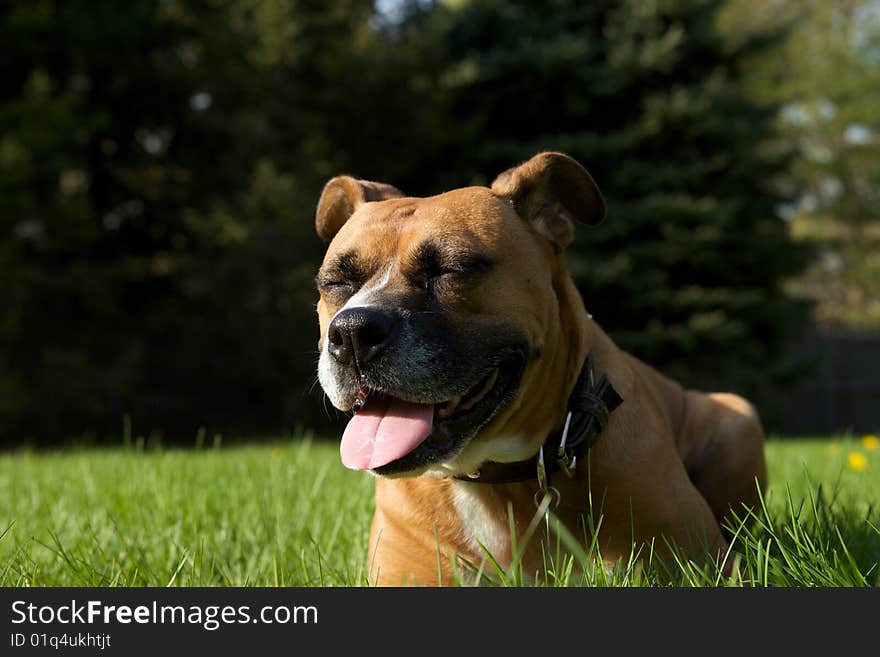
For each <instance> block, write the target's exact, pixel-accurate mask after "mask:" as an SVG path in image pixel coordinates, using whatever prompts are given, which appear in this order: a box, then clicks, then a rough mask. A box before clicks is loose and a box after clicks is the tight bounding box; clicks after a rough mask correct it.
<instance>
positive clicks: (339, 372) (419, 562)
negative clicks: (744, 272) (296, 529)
mask: <svg viewBox="0 0 880 657" xmlns="http://www.w3.org/2000/svg"><path fill="white" fill-rule="evenodd" d="M604 215H605V203H604V201H603V199H602V196H601V194H600V193H599V190H598V189H597V187H596V185H595V183H594V182H593V179H592V178H591V177H590V175H589V174H588V173H587V172H586V170H585V169H584V168H583V167H581V165H580V164H578V163H577V162H575V161H574V160H572V159H571V158H569V157H568V156H566V155H562V154H560V153H541V154H539V155H536V156H535V157H533V158H532V159H531V160H529V161H528V162H526V163H524V164H522V165H521V166H518V167H516V168H513V169H510V170H508V171H506V172H504V173H502V174H501V175H500V176H498V178H497V179H496V180H495V181H494V182H493V183H492V187H491V188H485V187H468V188H464V189H457V190H453V191H451V192H447V193H445V194H440V195H439V196H433V197H430V198H411V197H405V196H404V195H403V194H402V193H401V192H400V191H398V190H397V189H395V188H394V187H391V186H389V185H383V184H379V183H372V182H366V181H361V180H355V179H354V178H350V177H347V176H340V177H337V178H334V179H332V180H331V181H330V182H328V183H327V185H326V187H325V188H324V192H323V194H322V196H321V199H320V202H319V204H318V210H317V220H316V225H317V230H318V234H319V235H320V236H321V237H322V238H323V239H325V240H327V241H330V245H329V248H328V250H327V254H326V257H325V258H324V262H323V264H322V266H321V268H320V271H319V273H318V276H317V284H318V288H319V290H320V301H319V302H318V316H319V320H320V325H321V338H320V344H319V349H320V352H321V356H320V360H319V367H318V370H319V379H320V382H321V385H322V386H323V388H324V391H325V392H326V394H327V395H328V397H329V398H330V400H331V402H332V403H333V404H334V406H336V407H337V408H339V409H342V410H346V411H347V410H355V411H356V412H355V415H354V417H353V418H352V419H351V421H350V422H349V424H348V426H347V428H346V430H345V433H344V435H343V438H342V443H341V456H342V460H343V462H344V463H345V465H346V466H348V467H350V468H354V469H361V470H369V471H371V472H373V473H374V474H376V475H379V477H378V479H377V482H376V513H375V516H374V519H373V526H372V532H371V538H370V550H371V555H370V562H371V564H372V571H371V572H372V578H373V579H374V580H375V581H377V582H378V583H380V584H392V585H396V584H406V583H409V584H413V583H414V584H436V583H438V582H439V581H441V578H442V582H445V583H451V582H452V572H453V570H454V568H453V564H455V562H456V559H459V558H463V559H467V560H468V561H470V562H472V563H480V562H481V560H482V559H483V552H482V550H481V546H484V547H485V548H486V549H488V550H489V551H490V552H491V553H492V554H493V556H494V557H495V558H496V559H497V560H498V561H499V562H500V563H502V564H509V563H510V561H511V559H512V558H513V552H514V546H512V545H511V531H510V517H509V516H508V508H510V509H512V518H513V521H514V525H515V529H516V535H517V536H522V535H523V532H524V531H525V528H526V527H527V526H528V525H529V523H530V522H531V521H532V520H533V519H534V517H535V501H534V500H535V499H536V497H535V496H536V493H539V492H541V491H542V490H544V491H547V490H551V489H550V485H551V484H548V483H547V482H545V481H544V480H543V477H544V475H545V473H546V474H552V476H553V479H552V487H553V490H552V492H553V497H554V498H555V497H556V491H558V498H559V504H558V507H557V508H556V515H557V517H558V518H559V519H560V521H561V522H564V523H565V524H566V526H567V527H568V529H569V530H571V531H572V532H573V533H574V534H575V535H576V536H583V531H582V528H583V526H584V525H583V524H582V523H584V521H585V515H586V514H588V513H593V514H594V515H598V512H599V511H600V510H601V514H602V521H601V529H600V532H599V535H598V536H597V537H596V540H598V546H599V547H600V549H601V554H602V556H603V558H604V559H606V561H613V560H615V559H617V558H620V557H625V556H628V555H630V553H631V551H632V549H633V547H634V546H635V547H636V548H638V547H639V546H641V545H644V544H645V543H646V542H649V541H651V540H652V539H657V540H655V541H654V547H655V554H656V553H658V552H659V553H660V555H662V554H664V553H666V554H668V549H669V545H674V546H676V549H679V550H682V551H684V552H685V554H686V555H690V556H693V557H695V558H701V557H705V555H707V554H715V555H717V554H719V553H720V551H721V550H723V549H724V548H725V546H726V542H725V539H724V537H723V535H722V531H721V528H720V526H719V522H720V520H721V519H722V518H723V517H724V516H725V514H727V513H728V511H729V509H730V508H733V509H736V510H741V505H742V504H743V503H746V504H752V503H754V502H755V501H756V499H757V491H758V487H757V485H756V479H757V481H758V482H759V483H760V484H761V485H763V484H764V481H765V478H766V473H765V465H764V454H763V432H762V430H761V426H760V422H759V420H758V418H757V416H756V414H755V411H754V409H753V408H752V406H751V405H750V404H749V403H748V402H747V401H746V400H744V399H742V398H740V397H737V396H736V395H732V394H703V393H700V392H694V391H686V390H684V389H682V387H681V386H680V385H679V384H678V383H676V382H674V381H671V380H670V379H668V378H666V377H664V376H663V375H662V374H660V373H658V372H656V371H655V370H653V369H652V368H651V367H649V366H648V365H646V364H644V363H642V362H640V361H639V360H637V359H636V358H634V357H632V356H630V355H629V354H627V353H624V352H622V351H621V350H619V349H618V348H617V347H616V346H615V345H614V343H613V342H612V341H611V340H610V338H609V337H608V336H607V335H606V334H605V333H604V332H603V331H602V329H601V328H600V327H599V326H598V325H597V324H596V323H595V322H594V321H592V319H591V318H590V316H589V315H588V314H587V312H586V310H585V309H584V305H583V302H582V300H581V297H580V295H579V294H578V291H577V290H576V289H575V286H574V283H573V282H572V279H571V277H570V276H569V274H568V270H567V267H566V262H565V256H564V250H565V247H566V246H568V244H569V243H570V242H571V241H572V238H573V231H574V222H575V221H578V222H582V223H586V224H597V223H599V222H600V221H602V219H603V218H604ZM588 355H589V356H590V358H589V361H590V364H589V366H588V365H587V364H586V363H587V357H588ZM588 370H590V371H588ZM600 377H601V380H600V383H599V384H597V383H596V379H600ZM606 379H607V380H606ZM603 386H604V387H603ZM621 399H622V403H621V402H620V400H621ZM570 411H571V412H572V413H573V416H572V417H574V421H572V417H569V412H570ZM566 424H568V425H577V426H578V427H579V428H577V429H575V430H572V429H571V426H569V427H568V428H569V431H568V432H567V433H566V438H565V440H567V441H568V443H567V444H566V445H564V446H563V449H562V451H561V452H559V457H560V458H559V466H560V469H562V470H565V472H555V469H556V468H557V464H556V463H555V462H553V459H552V458H550V457H552V456H553V455H555V454H556V453H557V447H558V446H559V443H560V442H561V441H562V442H565V440H562V434H561V431H562V429H563V428H564V426H565V425H566ZM585 427H586V428H585ZM575 434H576V437H577V440H579V441H581V445H580V447H579V448H578V446H577V445H573V444H572V443H573V438H572V436H574V435H575ZM591 443H594V444H592V446H591V447H590V448H589V451H588V452H587V451H586V448H587V447H589V446H590V444H591ZM542 445H544V446H545V445H551V446H552V450H549V451H548V449H547V447H546V446H545V447H544V448H543V449H542ZM538 456H540V457H541V458H540V459H539V458H538ZM545 457H546V458H545ZM548 459H549V462H548ZM539 460H540V461H542V463H541V464H540V465H539V463H538V462H539ZM523 472H526V473H527V475H526V477H527V478H526V477H524V476H523ZM539 479H540V481H539ZM538 499H542V497H541V496H540V495H539V496H538ZM547 499H548V500H549V499H550V498H547ZM588 499H592V500H593V501H594V508H593V510H592V511H591V510H590V509H589V505H588ZM597 500H601V509H599V508H598V507H599V504H597V503H596V502H595V501H597ZM552 501H553V502H556V499H552ZM589 520H592V522H593V525H592V526H595V523H596V522H597V521H598V517H593V518H590V519H589ZM540 535H541V532H537V533H536V534H535V536H537V537H540ZM540 543H541V541H540V538H535V539H534V540H532V541H531V543H530V545H529V546H528V547H527V548H526V549H525V551H524V557H523V561H522V563H523V565H524V571H525V572H526V573H527V574H535V573H538V572H539V571H540V566H541V545H540ZM707 549H708V553H707Z"/></svg>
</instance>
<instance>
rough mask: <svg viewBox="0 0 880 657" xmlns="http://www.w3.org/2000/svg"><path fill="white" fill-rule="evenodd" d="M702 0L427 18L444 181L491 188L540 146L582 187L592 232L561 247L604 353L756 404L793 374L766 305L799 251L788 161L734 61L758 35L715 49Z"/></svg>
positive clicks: (756, 46) (768, 115)
mask: <svg viewBox="0 0 880 657" xmlns="http://www.w3.org/2000/svg"><path fill="white" fill-rule="evenodd" d="M719 6H720V3H719V2H713V1H710V0H664V1H656V2H643V1H641V0H615V1H611V0H599V1H596V2H590V3H583V2H576V1H574V0H555V1H554V2H551V3H530V2H525V1H509V0H504V1H501V0H473V1H471V2H463V3H454V4H453V5H452V6H450V7H448V9H446V10H444V11H443V12H438V14H441V15H438V17H437V20H436V22H435V29H436V30H437V31H438V32H439V33H440V34H441V36H440V37H438V38H440V39H441V40H443V41H444V42H446V43H447V44H448V47H449V49H450V51H451V52H453V53H456V55H455V58H454V60H453V61H452V62H451V63H450V65H449V67H448V69H447V72H446V75H445V78H444V82H445V84H446V85H447V87H448V89H449V93H450V94H451V95H452V96H453V99H454V100H453V102H454V103H455V105H454V107H455V114H454V116H453V121H454V125H455V126H456V131H457V134H456V138H457V139H458V140H459V142H460V144H461V146H462V148H461V150H460V151H459V156H458V159H457V160H456V163H455V166H454V167H453V168H454V169H455V170H458V171H460V172H462V173H461V175H462V177H463V178H467V177H470V179H471V180H473V181H475V182H484V183H485V182H488V181H490V180H491V176H492V175H494V174H495V173H496V172H500V171H502V170H504V169H505V168H507V167H509V166H511V165H512V164H513V163H515V162H517V161H520V160H523V159H525V158H527V157H529V156H530V155H532V154H533V153H535V152H537V151H539V150H543V149H555V150H561V151H565V152H567V153H569V154H571V155H573V156H575V157H576V158H578V159H579V160H581V161H582V162H583V163H584V164H585V165H586V166H587V167H588V169H590V171H591V172H592V173H593V174H594V176H595V178H596V180H597V182H598V183H599V186H600V187H601V188H602V189H603V191H604V193H605V194H606V196H607V199H608V202H609V217H608V219H607V222H606V224H605V225H604V226H603V227H601V228H599V229H595V230H589V229H581V230H580V231H579V233H578V237H577V240H576V243H575V245H574V246H573V248H572V249H571V253H570V262H571V268H572V271H573V274H574V276H575V278H576V280H577V282H578V285H579V287H580V289H581V291H582V293H583V296H584V298H585V302H586V305H587V308H588V309H589V310H591V311H592V312H593V313H594V314H595V316H596V319H597V320H598V321H599V323H600V324H602V325H603V326H604V327H605V328H606V329H607V330H608V331H609V332H610V333H611V334H612V336H613V337H614V338H616V340H617V342H618V343H619V344H620V346H621V347H623V348H625V349H629V350H632V351H633V352H634V353H635V354H637V355H639V356H640V357H642V358H644V359H645V360H647V361H648V362H650V363H652V364H654V365H656V366H657V367H659V368H660V369H662V370H663V371H665V372H667V373H668V374H671V375H673V376H676V377H678V378H679V379H681V380H682V381H683V382H685V383H686V384H689V385H694V386H701V387H708V388H713V389H718V388H733V389H735V390H739V391H742V392H745V393H747V394H750V395H753V396H756V397H757V398H758V399H759V400H760V401H762V402H765V410H768V409H767V408H766V405H767V404H766V402H769V399H770V397H769V394H770V392H771V389H772V388H773V387H774V386H775V385H779V384H781V383H784V382H786V381H788V380H790V378H791V377H792V376H793V375H795V373H796V371H797V369H798V367H797V366H796V364H795V363H793V362H792V361H790V360H789V359H788V358H787V357H786V354H785V349H784V347H785V344H786V338H787V337H788V336H789V335H790V331H791V329H792V327H793V326H795V325H797V323H798V322H800V321H801V320H802V318H803V317H804V312H803V307H802V306H801V305H799V304H798V303H796V302H793V301H791V300H790V299H787V298H786V297H785V296H784V295H783V294H782V293H781V289H780V288H781V284H782V282H783V281H784V280H785V279H786V278H787V277H790V276H792V275H794V274H796V273H797V272H799V271H800V270H801V268H802V267H803V265H804V262H805V253H804V252H803V250H802V249H800V248H797V247H796V246H795V245H793V244H792V241H791V240H790V239H789V236H788V233H787V227H786V225H785V223H784V222H783V220H782V219H781V218H780V217H779V215H778V213H777V210H778V208H779V206H780V205H781V204H782V203H783V202H784V201H786V200H787V199H786V197H785V196H784V195H782V194H781V193H780V191H779V189H778V187H776V186H775V184H776V183H778V178H779V176H780V174H782V173H784V172H785V170H786V166H787V163H788V153H787V152H786V150H785V148H783V147H782V145H781V144H780V142H779V141H778V140H777V139H775V137H776V135H775V133H774V117H775V108H774V107H772V106H761V105H759V104H758V103H755V102H754V101H753V100H751V99H750V97H749V96H748V95H747V94H746V90H745V87H744V83H743V79H742V72H741V64H742V63H743V62H744V61H746V59H747V58H748V57H750V56H753V55H754V54H755V53H756V52H762V51H763V49H765V48H766V46H767V44H768V42H771V43H772V41H773V38H774V36H773V35H755V36H754V37H753V38H750V39H744V40H742V41H741V42H740V43H739V44H737V45H736V47H730V46H729V45H728V43H727V42H726V40H725V39H724V38H723V37H722V35H721V34H720V33H719V32H718V30H717V29H716V27H715V20H716V12H717V9H718V7H719Z"/></svg>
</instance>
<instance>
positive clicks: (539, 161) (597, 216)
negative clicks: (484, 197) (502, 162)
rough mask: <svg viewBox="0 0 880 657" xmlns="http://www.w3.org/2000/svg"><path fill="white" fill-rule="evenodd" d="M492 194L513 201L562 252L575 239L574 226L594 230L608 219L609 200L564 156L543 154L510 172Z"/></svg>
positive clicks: (576, 165) (584, 172)
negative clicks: (581, 224) (590, 227)
mask: <svg viewBox="0 0 880 657" xmlns="http://www.w3.org/2000/svg"><path fill="white" fill-rule="evenodd" d="M492 191H493V192H495V194H497V195H498V196H503V197H505V198H508V199H510V201H511V202H512V203H513V207H514V208H516V211H517V212H518V213H519V215H520V216H521V217H523V218H524V219H526V220H527V221H528V222H529V223H530V224H531V225H532V226H533V227H534V228H535V230H537V231H538V232H539V233H541V234H542V235H544V236H545V237H547V238H548V239H549V240H550V241H551V242H552V243H553V244H554V246H555V247H556V248H557V249H559V250H561V249H564V248H565V247H567V246H568V245H569V244H571V241H572V240H573V239H574V223H573V222H575V221H578V222H580V223H585V224H589V225H591V226H595V225H598V224H600V223H602V220H603V219H605V199H603V198H602V193H601V192H600V191H599V188H598V187H597V186H596V183H595V181H593V178H592V177H591V176H590V174H589V173H587V170H586V169H584V167H582V166H581V165H580V164H579V163H578V162H576V161H575V160H573V159H572V158H570V157H569V156H568V155H564V154H562V153H539V154H538V155H535V156H534V157H533V158H532V159H530V160H529V161H528V162H524V163H523V164H520V165H519V166H518V167H514V168H512V169H508V170H507V171H505V172H504V173H502V174H501V175H499V176H498V177H497V178H496V179H495V181H494V182H493V183H492Z"/></svg>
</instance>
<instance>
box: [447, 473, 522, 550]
mask: <svg viewBox="0 0 880 657" xmlns="http://www.w3.org/2000/svg"><path fill="white" fill-rule="evenodd" d="M481 485H482V484H469V483H466V482H455V483H454V484H453V486H452V496H453V501H454V503H455V510H456V512H457V513H458V517H459V519H460V521H461V531H462V534H463V535H464V538H465V541H466V543H467V545H468V547H469V548H470V549H471V551H472V556H473V557H474V558H475V559H476V561H477V563H479V561H480V560H481V558H482V556H483V548H485V549H486V550H488V551H489V553H490V554H491V555H492V556H493V557H495V558H496V559H498V561H500V562H502V563H503V562H504V561H506V560H507V559H508V558H509V555H510V536H509V534H508V533H507V532H506V531H505V530H504V526H503V524H501V522H500V521H499V518H497V517H496V515H495V514H493V513H492V512H491V511H490V509H489V508H488V506H487V504H486V501H485V497H484V495H482V494H481V491H480V490H479V488H478V486H481ZM481 545H482V546H483V547H482V548H481V547H480V546H481Z"/></svg>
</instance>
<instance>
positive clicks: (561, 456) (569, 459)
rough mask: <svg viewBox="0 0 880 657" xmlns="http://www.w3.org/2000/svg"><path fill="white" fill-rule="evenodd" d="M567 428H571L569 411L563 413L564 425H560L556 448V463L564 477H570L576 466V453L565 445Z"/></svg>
mask: <svg viewBox="0 0 880 657" xmlns="http://www.w3.org/2000/svg"><path fill="white" fill-rule="evenodd" d="M569 428H571V411H569V412H568V413H567V414H566V415H565V426H564V427H562V437H561V438H560V439H559V448H558V449H557V450H556V465H558V466H559V469H560V470H562V471H563V472H564V473H565V476H566V477H568V478H569V479H572V478H574V471H575V468H577V455H576V454H575V453H574V451H573V450H571V449H569V448H567V447H566V445H565V442H566V440H568V430H569Z"/></svg>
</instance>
